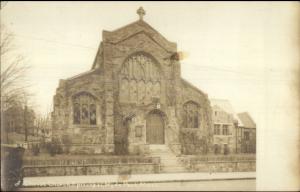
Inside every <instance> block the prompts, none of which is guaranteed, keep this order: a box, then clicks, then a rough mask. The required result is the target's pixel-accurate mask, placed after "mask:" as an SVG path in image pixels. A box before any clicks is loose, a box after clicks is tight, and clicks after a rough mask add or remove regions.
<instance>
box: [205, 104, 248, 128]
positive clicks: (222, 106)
mask: <svg viewBox="0 0 300 192" xmlns="http://www.w3.org/2000/svg"><path fill="white" fill-rule="evenodd" d="M210 103H211V106H212V107H218V108H220V109H221V110H223V111H225V112H226V113H228V114H231V115H233V117H234V119H235V120H237V121H238V124H239V125H240V126H242V125H243V122H242V121H241V120H240V119H239V118H238V116H237V114H236V113H235V111H234V109H233V107H232V105H231V103H230V101H229V100H227V99H210Z"/></svg>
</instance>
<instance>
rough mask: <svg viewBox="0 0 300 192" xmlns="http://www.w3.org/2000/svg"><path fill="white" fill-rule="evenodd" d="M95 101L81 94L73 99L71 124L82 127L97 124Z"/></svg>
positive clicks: (83, 93)
mask: <svg viewBox="0 0 300 192" xmlns="http://www.w3.org/2000/svg"><path fill="white" fill-rule="evenodd" d="M96 117H97V110H96V99H95V97H93V96H92V95H91V94H89V93H86V92H82V93H79V94H77V95H75V96H74V97H73V123H74V124H82V125H96V124H97V120H96V119H97V118H96Z"/></svg>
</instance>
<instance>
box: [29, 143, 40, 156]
mask: <svg viewBox="0 0 300 192" xmlns="http://www.w3.org/2000/svg"><path fill="white" fill-rule="evenodd" d="M31 151H32V153H33V155H34V156H37V155H38V154H39V153H40V147H39V145H38V144H33V146H32V149H31Z"/></svg>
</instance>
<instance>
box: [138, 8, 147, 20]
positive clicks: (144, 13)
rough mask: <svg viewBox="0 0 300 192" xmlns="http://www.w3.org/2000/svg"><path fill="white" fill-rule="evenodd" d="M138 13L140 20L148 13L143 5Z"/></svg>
mask: <svg viewBox="0 0 300 192" xmlns="http://www.w3.org/2000/svg"><path fill="white" fill-rule="evenodd" d="M136 13H137V14H138V15H139V17H140V20H143V17H144V15H146V11H145V10H144V9H143V7H140V8H139V9H138V10H137V11H136Z"/></svg>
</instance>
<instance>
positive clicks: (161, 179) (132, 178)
mask: <svg viewBox="0 0 300 192" xmlns="http://www.w3.org/2000/svg"><path fill="white" fill-rule="evenodd" d="M122 177H124V176H122V175H90V176H58V177H27V178H26V177H25V178H24V183H23V186H22V187H23V188H30V187H62V186H76V185H122V184H125V185H126V184H143V183H171V182H195V181H218V180H255V179H256V176H255V172H236V173H214V174H209V173H176V174H147V175H128V176H125V178H122ZM126 177H127V178H126Z"/></svg>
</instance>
